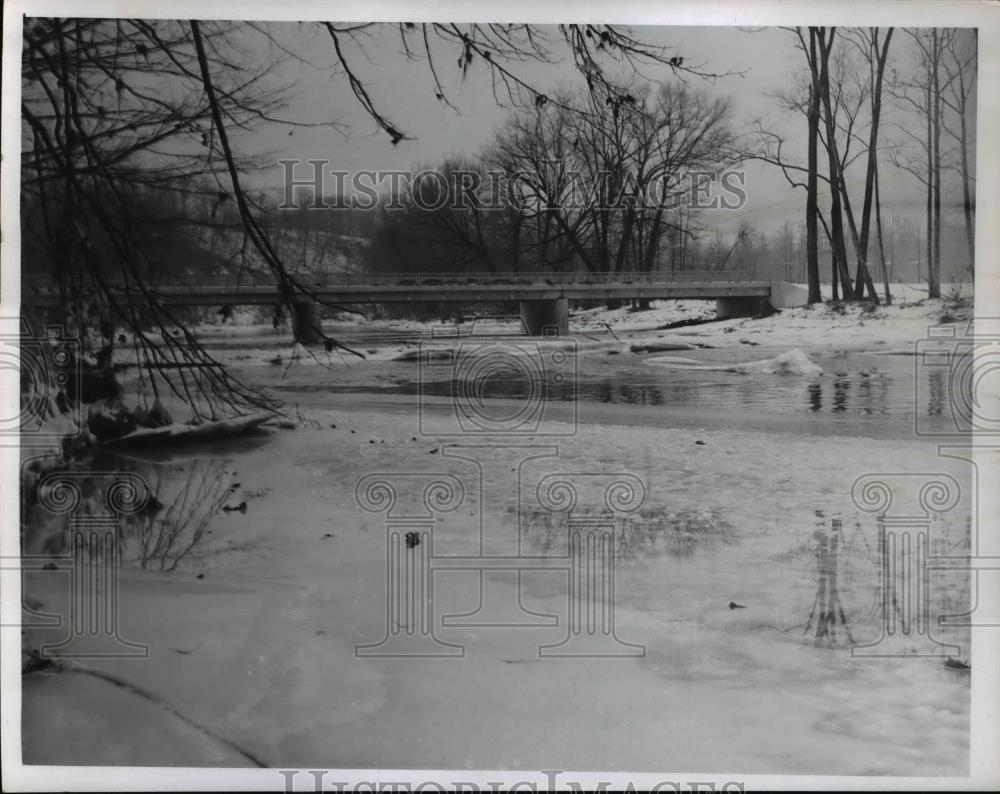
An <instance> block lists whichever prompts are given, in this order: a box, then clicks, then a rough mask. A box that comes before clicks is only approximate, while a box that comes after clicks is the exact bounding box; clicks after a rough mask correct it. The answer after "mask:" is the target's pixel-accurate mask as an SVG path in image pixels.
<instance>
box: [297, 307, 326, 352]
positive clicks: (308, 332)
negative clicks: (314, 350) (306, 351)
mask: <svg viewBox="0 0 1000 794" xmlns="http://www.w3.org/2000/svg"><path fill="white" fill-rule="evenodd" d="M292 333H293V334H294V335H295V341H296V342H302V343H303V344H310V343H312V342H319V341H321V340H322V339H323V331H322V327H321V326H320V318H319V306H318V305H317V304H316V303H315V302H314V301H298V302H296V304H295V307H294V309H293V312H292Z"/></svg>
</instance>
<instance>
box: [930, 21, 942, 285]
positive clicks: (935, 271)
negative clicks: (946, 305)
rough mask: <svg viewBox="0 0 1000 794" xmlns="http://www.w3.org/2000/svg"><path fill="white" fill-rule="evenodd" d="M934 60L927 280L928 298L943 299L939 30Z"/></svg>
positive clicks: (933, 33)
mask: <svg viewBox="0 0 1000 794" xmlns="http://www.w3.org/2000/svg"><path fill="white" fill-rule="evenodd" d="M931 35H932V37H933V38H932V41H933V50H932V52H933V58H932V59H931V69H932V70H933V71H932V83H933V92H934V105H933V113H934V126H933V132H934V171H933V178H934V239H933V240H932V245H933V247H934V254H933V257H932V259H933V267H932V268H931V270H930V271H929V275H928V278H927V297H929V298H940V297H941V82H940V76H939V75H940V70H939V68H938V61H939V60H940V55H941V49H940V43H939V39H938V32H937V30H934V31H932V33H931Z"/></svg>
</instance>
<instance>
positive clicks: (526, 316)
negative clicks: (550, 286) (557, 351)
mask: <svg viewBox="0 0 1000 794" xmlns="http://www.w3.org/2000/svg"><path fill="white" fill-rule="evenodd" d="M520 303H521V323H522V324H523V325H524V330H525V331H526V332H527V333H528V334H530V335H531V336H567V335H568V334H569V300H568V299H567V298H553V299H549V300H538V301H521V302H520Z"/></svg>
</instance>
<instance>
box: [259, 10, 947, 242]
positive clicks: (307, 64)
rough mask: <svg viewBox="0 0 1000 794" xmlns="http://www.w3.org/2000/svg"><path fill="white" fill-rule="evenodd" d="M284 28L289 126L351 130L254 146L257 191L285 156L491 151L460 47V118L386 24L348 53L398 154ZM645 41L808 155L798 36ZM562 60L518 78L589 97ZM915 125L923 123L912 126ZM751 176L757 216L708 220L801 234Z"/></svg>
mask: <svg viewBox="0 0 1000 794" xmlns="http://www.w3.org/2000/svg"><path fill="white" fill-rule="evenodd" d="M281 28H282V30H281V35H280V37H279V38H280V39H281V41H282V42H283V43H288V45H289V48H290V49H293V50H294V52H295V54H296V55H297V56H299V58H300V59H301V60H296V59H290V60H289V61H288V62H287V63H286V64H284V65H283V66H282V67H281V69H282V76H283V77H284V78H285V79H287V80H288V81H289V82H290V83H292V84H293V85H294V89H293V93H292V94H290V97H289V106H288V110H287V113H286V115H287V116H289V117H290V118H295V119H301V120H312V121H320V120H329V119H336V120H337V121H339V122H340V124H341V125H342V131H337V130H334V129H332V128H329V127H325V128H312V129H305V128H296V129H294V131H292V129H291V128H289V127H281V126H280V125H279V126H273V127H270V128H267V129H265V130H262V131H259V132H257V133H254V135H253V137H252V139H247V140H245V141H244V144H245V145H246V146H247V147H248V148H249V149H250V150H253V151H268V152H271V153H273V160H274V161H275V165H274V166H273V167H271V168H268V169H265V170H264V171H262V172H260V173H258V174H255V175H253V177H252V184H253V186H254V187H258V188H264V187H270V186H275V185H280V184H281V179H282V171H281V169H280V167H279V166H277V164H276V160H277V159H278V158H279V157H280V158H285V157H290V158H300V159H302V160H303V161H305V160H308V159H316V158H320V159H328V160H329V161H330V162H331V164H332V166H331V167H333V168H337V169H342V170H355V169H372V170H377V169H386V170H396V169H406V168H412V167H414V166H416V165H417V164H431V163H435V162H438V161H440V160H441V159H442V158H444V157H446V156H449V155H457V154H467V155H473V154H475V153H476V152H477V151H478V150H480V149H481V148H482V147H483V146H484V145H486V144H487V143H488V142H489V140H490V138H491V136H492V133H493V130H494V128H495V127H496V125H497V124H498V123H499V122H500V121H501V120H502V119H503V117H504V114H505V112H506V111H505V108H503V107H499V106H498V105H497V103H496V101H495V100H494V97H493V93H492V91H491V89H490V81H489V78H488V76H487V72H486V69H485V68H484V65H483V64H476V63H475V62H473V65H472V66H471V67H470V69H469V72H468V75H467V76H466V77H465V79H464V80H463V79H462V77H461V73H460V70H459V69H458V68H457V66H456V65H455V61H456V58H457V55H458V53H457V51H456V50H455V48H454V46H453V45H452V46H447V45H444V44H438V45H437V46H436V47H435V53H436V54H437V57H436V59H435V64H436V66H437V68H438V72H439V74H440V75H441V77H442V82H443V83H444V86H445V88H446V92H447V94H448V97H449V99H450V100H451V101H452V102H453V104H454V105H455V106H456V107H457V109H458V112H457V113H456V112H455V111H453V110H451V109H449V108H447V107H444V106H442V105H441V104H440V103H439V102H438V101H437V100H436V99H435V96H434V85H433V80H432V77H431V75H430V72H429V70H428V68H427V65H426V61H425V60H415V61H413V60H411V61H408V60H407V59H406V58H405V56H404V54H403V52H402V48H401V45H400V39H399V33H398V30H397V29H396V28H395V26H392V25H387V26H384V27H382V28H381V29H380V32H378V33H375V34H374V35H373V36H372V38H370V39H369V40H367V41H366V42H365V44H364V49H363V51H362V50H361V49H360V48H359V47H357V46H354V45H349V49H345V53H346V54H347V55H348V57H349V58H350V59H351V63H352V68H354V69H355V70H356V72H357V74H358V76H359V78H360V79H361V80H362V81H363V82H364V83H365V85H366V87H367V88H368V90H369V92H370V93H371V96H372V97H373V99H374V100H375V102H376V104H377V107H378V109H379V110H380V112H382V113H384V115H386V116H387V117H388V118H389V119H391V121H392V122H393V123H394V124H396V125H397V126H398V127H399V128H400V129H402V130H403V131H404V132H405V133H406V134H407V135H408V136H411V137H412V138H413V140H404V141H401V142H400V143H399V144H398V145H396V146H393V145H392V144H391V143H390V142H389V140H388V137H387V136H386V135H385V133H384V132H382V131H380V130H378V129H377V128H376V126H375V124H374V122H373V121H372V120H371V119H370V118H369V117H368V116H367V115H366V114H365V112H364V111H363V110H362V109H361V107H360V106H359V104H358V102H357V100H356V99H355V98H354V97H353V95H352V94H351V91H350V88H349V87H348V85H347V81H346V79H345V78H344V76H343V74H342V73H340V72H339V71H338V70H336V69H335V68H334V60H333V52H332V47H331V42H330V39H329V37H328V36H327V35H326V33H325V32H322V31H320V30H317V29H316V28H310V27H309V26H301V27H300V26H298V25H296V24H295V23H287V25H285V24H282V25H281ZM634 30H635V33H636V34H637V37H638V38H640V39H641V40H644V41H649V42H650V43H655V44H661V45H666V46H670V47H676V48H677V52H676V54H678V55H682V56H684V58H685V61H686V63H688V64H690V63H692V62H695V63H703V64H704V68H705V70H706V71H711V72H715V73H726V72H732V73H733V74H732V75H731V76H727V77H721V78H719V79H717V80H715V81H712V82H704V81H701V80H699V79H697V78H688V79H689V80H690V81H691V83H692V85H698V84H700V83H703V82H704V85H705V86H706V87H707V88H708V89H709V90H710V91H712V92H713V93H716V94H718V95H725V96H728V97H730V99H731V100H732V102H733V110H734V114H733V120H734V126H735V127H736V129H737V131H743V130H744V129H745V128H747V127H748V125H749V122H750V121H751V120H752V119H755V118H766V119H770V120H771V122H772V123H773V125H774V126H775V127H776V128H780V129H781V130H782V131H783V132H785V133H787V135H788V138H789V142H790V146H794V147H795V148H794V149H793V151H799V152H804V150H803V147H800V146H798V143H800V142H803V141H804V139H805V120H804V119H803V118H801V117H795V116H790V115H787V114H785V113H783V112H782V111H781V110H780V109H779V108H778V107H777V106H776V104H775V102H774V100H773V99H771V98H770V97H769V96H768V94H769V93H773V92H775V91H778V90H781V89H784V88H787V87H788V86H789V85H790V84H791V83H792V81H793V79H794V76H795V75H796V74H797V73H799V72H801V71H802V69H804V68H805V63H804V57H803V55H802V53H801V52H800V51H799V50H797V49H796V47H795V36H794V35H793V34H792V33H791V32H789V31H786V30H781V29H777V28H766V29H756V30H753V31H750V30H741V29H737V28H717V27H643V28H635V29H634ZM556 35H558V34H557V32H556ZM286 37H287V38H286ZM893 48H894V49H893V54H892V55H890V61H893V62H894V63H895V64H896V65H897V67H898V68H900V69H902V70H905V69H906V68H907V67H908V65H909V64H910V63H911V53H910V51H909V43H908V41H907V37H906V36H905V35H902V33H901V31H897V34H896V37H895V39H894V41H893ZM553 51H554V53H556V54H557V55H558V56H560V57H562V58H563V60H562V62H559V63H555V64H534V63H531V64H518V65H516V67H515V68H516V71H517V73H518V74H519V75H521V76H523V77H525V78H526V79H528V80H529V82H530V83H531V84H532V85H533V86H537V87H538V88H540V89H543V90H551V89H553V88H555V87H563V86H567V87H576V88H582V87H583V86H584V83H583V79H582V77H581V76H580V75H579V73H578V72H576V70H575V69H574V68H573V65H572V63H571V62H569V60H568V58H566V55H567V53H566V52H565V49H564V48H560V47H559V46H558V44H556V45H555V46H554V48H553ZM893 58H894V60H893ZM644 76H645V77H647V78H648V79H650V80H653V81H654V82H657V81H669V80H676V79H677V78H676V77H675V76H673V75H672V74H671V72H670V70H669V69H668V68H667V67H665V66H655V65H650V66H648V67H647V68H645V69H644ZM897 121H903V122H904V123H905V119H904V118H903V117H902V116H900V115H899V114H893V113H892V112H890V113H889V116H888V118H887V119H885V120H884V125H883V129H884V131H885V135H886V136H887V137H896V136H898V135H899V133H898V130H897V129H896V128H895V126H894V123H895V122H897ZM909 123H910V124H911V125H912V124H914V123H916V122H915V121H914V120H912V119H911V120H910V121H909ZM290 132H291V133H292V134H289V133H290ZM744 170H745V171H746V175H747V176H746V188H747V192H748V205H747V207H746V208H745V209H744V210H742V211H737V212H719V213H714V214H713V217H712V218H711V219H706V220H708V221H709V223H710V225H718V226H719V227H720V228H722V229H724V230H727V231H728V230H733V229H735V228H737V226H738V225H739V223H740V221H741V220H743V219H746V220H748V221H749V222H750V223H751V225H752V226H754V227H755V228H757V229H759V230H762V231H769V232H770V231H773V230H774V229H776V228H779V227H780V226H781V225H782V224H783V223H784V221H785V220H792V221H793V222H794V223H796V224H800V223H801V222H802V217H803V213H802V207H803V206H804V192H803V191H801V190H798V191H797V190H793V189H791V188H789V187H788V185H787V183H786V182H785V179H784V177H783V176H782V175H781V173H780V172H779V171H778V170H777V169H775V168H773V167H770V166H767V165H764V164H761V163H755V162H751V163H747V164H746V165H745V166H744ZM861 178H863V175H861ZM881 184H882V195H883V207H884V212H885V214H886V216H891V215H892V214H901V215H912V216H913V217H914V218H917V217H919V213H920V212H921V207H922V199H921V196H922V193H921V187H920V185H919V183H918V182H917V181H916V180H915V179H914V178H913V177H912V176H910V175H908V174H906V173H905V172H901V171H898V170H897V169H893V168H892V166H891V164H889V163H888V162H883V163H882V180H881ZM945 188H946V195H945V203H946V204H948V203H950V202H953V201H954V200H955V199H957V198H958V196H957V193H955V192H954V191H949V190H947V188H949V185H945ZM948 193H950V196H949V195H947V194H948Z"/></svg>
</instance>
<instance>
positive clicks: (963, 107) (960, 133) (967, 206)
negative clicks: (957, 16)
mask: <svg viewBox="0 0 1000 794" xmlns="http://www.w3.org/2000/svg"><path fill="white" fill-rule="evenodd" d="M977 48H978V40H977V31H976V30H975V29H974V28H973V29H970V30H956V31H954V32H953V34H952V35H950V36H948V37H947V38H946V39H945V41H944V44H943V46H942V53H943V56H944V57H943V59H942V62H941V65H942V68H943V69H944V71H945V75H946V76H947V79H946V85H947V87H948V90H945V91H944V92H943V93H942V94H941V101H942V102H943V103H944V104H945V106H947V107H948V108H949V109H950V110H951V111H952V113H953V114H954V115H955V117H956V120H957V126H956V125H954V124H949V123H948V121H947V119H943V120H942V122H941V125H942V127H943V128H944V130H945V132H947V133H948V135H950V136H951V137H952V138H954V140H955V142H956V143H957V144H958V155H959V165H958V170H959V175H960V176H961V179H962V213H963V215H964V217H965V237H966V244H967V245H968V248H969V273H970V275H971V276H972V277H973V278H975V272H976V270H975V263H976V219H975V215H976V203H975V195H976V191H975V182H976V177H975V166H974V165H970V162H969V160H970V158H969V151H970V148H971V146H970V144H971V141H970V140H969V137H970V136H969V128H970V127H972V128H973V129H975V119H974V118H973V119H970V118H969V117H970V115H971V114H972V112H973V111H974V109H975V93H974V92H975V88H976V74H977V60H978V53H977ZM973 151H974V149H973Z"/></svg>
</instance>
